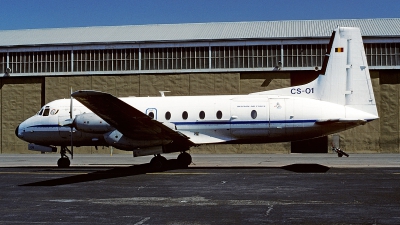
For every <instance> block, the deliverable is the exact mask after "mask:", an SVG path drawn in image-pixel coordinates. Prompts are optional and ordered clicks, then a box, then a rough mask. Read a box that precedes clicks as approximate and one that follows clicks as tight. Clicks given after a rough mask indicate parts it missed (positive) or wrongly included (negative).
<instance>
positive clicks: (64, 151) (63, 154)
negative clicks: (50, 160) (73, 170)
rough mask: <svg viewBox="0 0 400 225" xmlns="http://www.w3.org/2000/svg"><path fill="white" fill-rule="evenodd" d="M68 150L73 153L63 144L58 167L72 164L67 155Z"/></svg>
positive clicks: (66, 166)
mask: <svg viewBox="0 0 400 225" xmlns="http://www.w3.org/2000/svg"><path fill="white" fill-rule="evenodd" d="M67 152H68V153H70V154H71V151H70V150H69V149H68V148H67V147H65V146H61V150H60V154H61V158H60V159H58V161H57V165H58V168H68V167H69V166H70V165H71V161H70V160H69V158H68V156H67ZM71 155H72V154H71Z"/></svg>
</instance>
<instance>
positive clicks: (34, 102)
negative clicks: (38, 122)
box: [0, 78, 43, 153]
mask: <svg viewBox="0 0 400 225" xmlns="http://www.w3.org/2000/svg"><path fill="white" fill-rule="evenodd" d="M42 81H43V79H42V78H22V79H20V78H5V79H4V78H3V79H1V83H0V85H1V89H0V93H1V110H0V111H1V112H0V116H1V132H0V134H1V145H0V146H1V153H20V152H28V150H27V144H26V143H25V142H24V141H21V140H20V139H18V138H17V137H16V136H15V128H16V127H17V126H18V124H19V123H21V122H22V121H23V120H25V119H26V118H29V117H31V116H33V115H34V114H35V113H36V112H37V111H38V110H39V109H40V107H41V95H42V90H41V89H42Z"/></svg>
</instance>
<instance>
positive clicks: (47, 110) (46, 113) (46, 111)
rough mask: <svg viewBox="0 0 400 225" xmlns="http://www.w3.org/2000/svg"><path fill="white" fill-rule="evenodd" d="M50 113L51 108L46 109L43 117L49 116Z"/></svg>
mask: <svg viewBox="0 0 400 225" xmlns="http://www.w3.org/2000/svg"><path fill="white" fill-rule="evenodd" d="M49 113H50V107H49V106H46V108H45V109H44V112H43V116H48V115H49Z"/></svg>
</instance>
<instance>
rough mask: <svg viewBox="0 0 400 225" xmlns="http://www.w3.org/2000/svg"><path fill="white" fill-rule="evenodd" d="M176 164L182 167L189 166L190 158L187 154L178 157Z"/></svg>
mask: <svg viewBox="0 0 400 225" xmlns="http://www.w3.org/2000/svg"><path fill="white" fill-rule="evenodd" d="M178 162H179V164H180V165H182V166H189V165H190V164H191V163H192V156H190V154H189V153H187V152H182V153H181V154H179V155H178Z"/></svg>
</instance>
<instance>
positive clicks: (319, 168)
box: [18, 159, 329, 186]
mask: <svg viewBox="0 0 400 225" xmlns="http://www.w3.org/2000/svg"><path fill="white" fill-rule="evenodd" d="M255 168H258V169H259V168H260V167H194V168H190V167H189V168H188V167H182V166H180V165H179V164H178V162H177V160H176V159H170V160H168V161H167V165H166V166H165V167H164V168H163V169H161V170H155V169H153V168H152V167H151V166H150V164H149V163H146V164H141V165H134V166H129V167H118V168H112V169H109V170H102V171H96V172H92V173H87V174H79V175H74V176H69V177H63V178H57V179H51V180H45V181H39V182H34V183H27V184H21V185H18V186H60V185H66V184H75V183H81V182H89V181H96V180H104V179H110V178H118V177H127V176H135V175H140V174H146V173H155V172H165V171H171V170H176V169H191V170H196V169H255ZM262 168H264V169H284V170H287V171H291V172H296V173H326V172H327V171H328V170H329V167H327V166H323V165H319V164H292V165H287V166H282V167H262Z"/></svg>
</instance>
